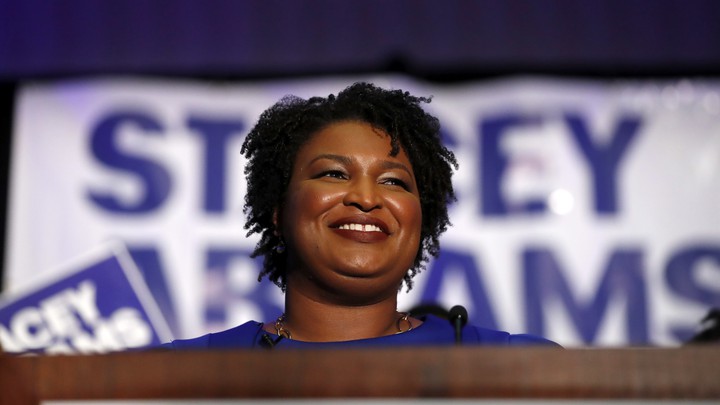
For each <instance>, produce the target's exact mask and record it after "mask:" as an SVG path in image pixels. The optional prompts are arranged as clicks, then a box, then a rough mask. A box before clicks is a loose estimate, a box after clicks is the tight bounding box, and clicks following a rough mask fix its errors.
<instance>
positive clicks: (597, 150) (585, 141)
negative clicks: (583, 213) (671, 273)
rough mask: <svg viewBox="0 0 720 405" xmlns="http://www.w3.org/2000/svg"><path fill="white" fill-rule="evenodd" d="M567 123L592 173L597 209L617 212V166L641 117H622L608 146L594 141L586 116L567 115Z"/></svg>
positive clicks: (610, 212) (636, 130) (633, 136)
mask: <svg viewBox="0 0 720 405" xmlns="http://www.w3.org/2000/svg"><path fill="white" fill-rule="evenodd" d="M565 122H566V123H567V125H568V127H569V128H570V132H571V133H572V135H573V139H575V141H576V144H577V146H578V147H579V148H580V152H582V154H583V156H584V157H585V159H586V160H587V163H588V166H589V168H590V171H591V172H592V177H593V189H594V191H595V193H594V195H595V211H596V212H598V213H601V214H614V213H617V211H618V186H617V183H618V182H617V175H618V169H619V166H620V162H621V160H622V158H623V157H624V156H625V154H626V153H627V149H628V146H629V145H630V143H631V141H632V140H633V139H634V138H635V136H636V135H637V132H638V129H639V128H640V123H641V120H640V118H639V117H636V116H627V115H626V116H621V117H620V118H619V120H618V122H617V125H616V127H615V130H614V131H613V134H612V136H611V137H610V140H609V142H608V143H607V144H605V145H599V144H598V143H596V142H593V140H592V138H593V136H592V134H591V133H590V130H589V129H588V128H587V125H586V124H585V119H584V118H583V117H581V116H580V115H578V114H566V115H565Z"/></svg>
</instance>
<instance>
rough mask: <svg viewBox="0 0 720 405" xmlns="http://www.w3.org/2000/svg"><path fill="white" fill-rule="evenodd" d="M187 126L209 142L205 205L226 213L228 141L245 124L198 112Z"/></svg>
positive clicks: (207, 145) (212, 210)
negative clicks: (201, 114) (198, 114)
mask: <svg viewBox="0 0 720 405" xmlns="http://www.w3.org/2000/svg"><path fill="white" fill-rule="evenodd" d="M187 125H188V127H190V128H192V129H194V130H195V131H196V132H195V133H196V134H197V135H198V136H199V137H200V138H201V139H202V140H203V141H204V143H205V156H204V162H205V172H204V177H203V184H204V186H205V190H204V193H203V196H204V202H203V208H204V209H205V212H223V211H224V210H225V196H226V192H225V185H226V183H227V181H226V177H227V165H226V160H227V159H226V156H227V144H228V142H229V141H230V140H231V139H233V137H235V136H238V135H240V134H239V133H240V131H242V130H243V129H244V128H245V125H244V124H243V122H242V121H239V120H218V119H212V118H206V117H200V116H197V115H195V116H190V118H188V120H187Z"/></svg>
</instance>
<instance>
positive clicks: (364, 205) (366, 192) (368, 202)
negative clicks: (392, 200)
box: [343, 179, 382, 212]
mask: <svg viewBox="0 0 720 405" xmlns="http://www.w3.org/2000/svg"><path fill="white" fill-rule="evenodd" d="M379 191H380V190H378V185H377V184H376V183H375V182H374V181H372V180H365V179H360V180H356V181H353V182H350V183H349V184H348V192H347V193H346V194H345V198H344V199H343V203H344V204H345V205H348V206H350V205H353V206H355V207H357V208H359V209H360V210H362V211H365V212H367V211H370V210H373V209H376V208H380V207H382V197H381V195H380V193H379Z"/></svg>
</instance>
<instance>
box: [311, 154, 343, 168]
mask: <svg viewBox="0 0 720 405" xmlns="http://www.w3.org/2000/svg"><path fill="white" fill-rule="evenodd" d="M321 159H329V160H334V161H336V162H338V163H342V164H345V165H349V164H350V163H352V159H350V158H349V157H347V156H342V155H334V154H332V153H323V154H321V155H317V156H315V157H314V158H313V160H311V161H310V164H313V163H315V162H317V161H318V160H321Z"/></svg>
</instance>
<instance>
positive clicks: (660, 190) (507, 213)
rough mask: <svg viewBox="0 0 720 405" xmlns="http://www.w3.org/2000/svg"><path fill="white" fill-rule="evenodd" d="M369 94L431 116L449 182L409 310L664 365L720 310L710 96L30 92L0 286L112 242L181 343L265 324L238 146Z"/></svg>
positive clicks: (499, 91)
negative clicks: (280, 108) (265, 126)
mask: <svg viewBox="0 0 720 405" xmlns="http://www.w3.org/2000/svg"><path fill="white" fill-rule="evenodd" d="M360 79H365V80H369V81H373V82H375V83H377V84H378V85H380V86H382V87H389V88H401V89H404V90H408V91H410V92H411V93H413V94H417V95H432V96H434V98H433V102H432V103H431V104H430V105H429V106H427V108H428V110H429V111H430V112H431V113H433V114H434V115H436V116H437V117H438V118H439V119H440V122H441V124H442V131H443V136H444V139H445V142H446V143H447V145H448V146H449V147H450V148H451V149H452V150H453V151H454V152H455V153H456V155H457V157H458V160H459V163H460V170H459V171H458V172H457V175H456V176H455V179H454V183H455V187H456V190H457V194H458V201H457V203H455V204H454V205H453V206H452V207H451V212H450V218H451V221H452V222H453V224H454V226H453V227H452V228H451V229H449V230H448V232H447V233H446V234H445V235H444V236H443V238H442V240H441V245H442V254H441V255H440V257H439V258H438V259H437V260H434V261H433V262H432V263H430V265H429V266H428V269H427V271H425V272H424V273H422V274H421V275H419V276H418V278H417V279H416V283H415V287H414V288H413V290H412V291H411V292H410V293H409V294H405V293H404V292H402V293H401V294H400V309H407V308H409V307H411V306H412V305H414V304H417V303H419V302H421V301H436V302H439V303H441V304H444V305H445V306H447V307H450V306H452V305H455V304H462V305H465V306H466V307H467V308H468V311H469V313H470V317H471V321H472V322H474V323H476V324H480V325H484V326H488V327H493V328H499V329H504V330H508V331H511V332H530V333H535V334H540V335H544V336H547V337H548V338H551V339H553V340H555V341H557V342H559V343H561V344H563V345H566V346H580V345H594V346H610V345H628V344H631V345H665V346H672V345H679V344H681V343H682V342H684V341H685V340H686V339H687V338H689V337H690V336H691V335H692V334H693V333H694V331H695V330H696V328H697V326H698V325H699V322H700V320H701V319H702V317H703V316H704V315H705V313H706V312H707V311H708V309H709V308H710V307H720V83H718V82H713V81H689V80H676V81H662V82H661V81H609V80H607V81H576V80H558V79H549V78H514V79H505V80H493V81H484V82H470V83H461V84H457V85H438V84H429V83H422V82H417V81H414V80H411V79H408V78H405V77H366V78H358V77H353V78H324V79H314V80H297V81H268V82H247V83H226V84H211V83H204V82H192V81H178V80H156V79H152V80H151V79H130V78H106V79H96V80H76V81H60V82H44V83H38V84H28V85H26V86H24V87H23V88H22V89H21V90H20V92H19V99H18V102H17V114H16V117H15V124H16V127H15V131H14V140H13V148H14V150H13V156H12V168H11V171H12V173H11V176H12V178H11V181H12V187H11V190H10V196H11V200H10V204H9V206H10V208H9V213H8V219H9V230H8V235H7V241H8V245H7V264H6V269H7V272H6V273H7V274H6V275H7V280H6V285H7V286H8V287H9V289H10V291H11V292H12V291H14V289H15V288H16V286H18V285H21V284H24V283H25V282H26V281H28V280H31V279H33V278H35V277H37V276H38V275H39V274H40V273H42V272H44V271H45V269H49V268H53V267H55V266H56V265H57V263H60V262H63V261H65V260H67V259H68V258H69V257H73V256H74V255H76V254H79V253H81V252H83V251H86V250H88V249H90V248H92V247H94V246H96V245H97V244H98V243H101V242H102V241H104V240H106V239H109V238H112V239H118V240H121V241H123V242H124V243H125V244H126V245H127V246H128V250H129V252H130V254H131V255H132V257H133V259H134V261H135V262H136V263H137V264H138V267H139V268H140V270H141V272H142V273H143V276H144V278H145V280H146V282H147V284H148V286H149V287H150V289H151V290H152V292H153V295H154V297H155V299H156V301H157V302H158V305H159V307H160V310H161V311H162V313H163V314H164V315H165V317H166V319H167V320H168V322H169V324H170V328H171V329H172V330H173V332H174V337H176V338H183V337H191V336H196V335H199V334H201V333H205V332H208V331H214V330H218V329H222V328H226V327H229V326H232V325H236V324H238V323H241V322H245V321H247V320H248V319H255V320H259V321H267V320H272V319H274V317H276V316H277V315H278V314H279V313H280V311H281V308H282V306H283V305H282V301H283V297H282V295H281V293H280V291H279V289H277V288H276V287H275V286H274V285H272V284H270V283H267V282H263V283H258V282H257V281H256V279H257V274H258V272H259V262H258V261H257V260H252V259H250V258H249V253H250V252H251V251H252V249H253V247H254V245H255V243H256V239H255V238H246V237H245V231H244V229H243V224H244V220H245V218H244V215H243V212H242V206H243V197H244V193H245V179H244V175H243V166H244V159H243V157H242V156H241V155H240V146H241V144H242V142H243V139H244V136H245V134H247V132H248V131H249V130H250V128H252V126H253V125H254V123H255V122H256V121H257V118H258V116H259V115H260V113H261V112H262V111H263V110H265V109H266V108H267V107H269V106H270V105H272V104H273V103H275V102H276V101H277V100H279V99H280V98H281V97H282V96H283V95H286V94H296V95H298V96H301V97H310V96H315V95H322V96H326V95H328V94H331V93H337V92H338V91H339V90H341V89H343V88H344V87H346V86H347V85H349V84H351V83H352V82H354V81H357V80H360ZM74 288H76V289H77V288H80V286H79V285H78V286H75V287H74ZM77 291H78V293H82V292H83V291H84V290H82V289H81V290H77ZM98 297H100V295H99V294H98Z"/></svg>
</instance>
